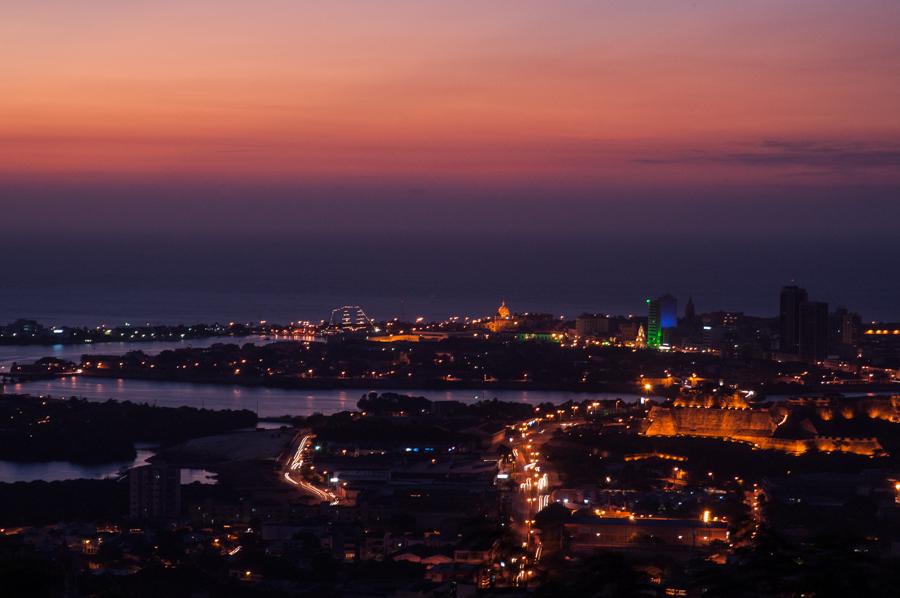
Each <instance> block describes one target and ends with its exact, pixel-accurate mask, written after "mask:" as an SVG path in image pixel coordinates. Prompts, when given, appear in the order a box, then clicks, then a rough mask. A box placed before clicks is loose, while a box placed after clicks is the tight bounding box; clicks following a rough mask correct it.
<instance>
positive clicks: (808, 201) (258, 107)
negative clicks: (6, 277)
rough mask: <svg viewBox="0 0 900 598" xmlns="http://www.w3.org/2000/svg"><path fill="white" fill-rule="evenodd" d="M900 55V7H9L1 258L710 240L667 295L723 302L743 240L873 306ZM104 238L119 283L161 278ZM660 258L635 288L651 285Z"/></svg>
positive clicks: (760, 1)
mask: <svg viewBox="0 0 900 598" xmlns="http://www.w3.org/2000/svg"><path fill="white" fill-rule="evenodd" d="M898 32H900V2H897V1H896V0H854V1H852V2H849V1H846V0H796V1H790V2H788V1H784V0H779V1H774V0H771V1H770V0H752V1H749V0H740V1H729V0H715V1H713V0H709V1H706V0H697V1H694V2H682V1H678V0H666V1H661V0H660V1H653V2H651V1H642V0H628V1H625V0H622V1H602V0H592V1H580V0H555V1H546V0H544V1H531V0H508V1H504V0H496V1H490V0H479V1H465V0H457V1H453V2H448V1H441V2H438V1H430V0H416V1H405V0H404V1H391V0H382V1H354V2H347V1H341V0H331V1H328V2H303V1H299V0H256V1H252V2H251V1H249V0H245V1H234V0H177V1H174V0H153V1H150V0H131V1H128V2H121V1H118V0H81V1H79V2H72V1H68V0H57V1H53V0H47V1H43V2H6V3H4V5H3V8H2V9H0V81H2V93H0V209H2V213H3V215H4V217H5V218H4V220H5V221H6V222H7V223H12V225H10V226H8V227H7V229H6V241H3V239H0V251H3V252H4V254H5V255H8V254H9V253H10V252H11V251H16V250H17V248H18V247H20V246H15V245H9V244H10V243H14V242H13V241H11V240H10V239H11V238H13V237H15V238H19V237H20V236H22V235H25V236H26V237H27V236H28V235H33V233H34V232H35V231H41V232H49V233H52V234H51V235H49V236H48V237H47V239H48V241H47V242H48V243H50V245H49V246H48V248H47V249H46V251H47V254H46V255H44V254H41V255H38V254H37V253H28V254H27V255H26V259H25V260H24V261H23V262H22V263H21V264H18V267H20V268H21V269H22V271H23V272H24V271H26V270H27V271H28V272H33V271H38V270H40V268H43V267H47V268H50V270H48V271H54V270H52V268H53V267H55V266H52V264H54V263H55V262H54V261H53V258H51V257H48V256H55V255H58V252H59V251H67V250H68V247H69V245H65V244H64V243H63V242H62V241H61V240H60V239H61V238H62V237H60V236H58V235H59V233H60V232H61V231H62V232H65V233H67V235H68V236H72V235H75V236H78V235H82V236H84V235H90V238H92V239H94V240H95V241H96V242H100V241H102V240H103V239H107V240H108V239H109V238H111V237H112V236H115V235H117V234H118V235H120V236H121V235H125V236H127V237H128V238H129V239H132V238H135V237H137V236H141V235H143V236H145V237H147V236H149V237H152V238H156V239H158V238H159V237H160V236H161V235H162V236H164V237H165V238H167V239H169V240H170V241H171V246H172V247H178V243H182V242H184V239H186V238H187V234H186V233H190V238H191V239H194V240H196V239H197V238H199V237H203V236H204V235H206V236H207V237H208V236H210V235H212V236H215V235H217V234H220V233H222V232H223V231H231V232H235V231H237V232H239V233H240V234H241V235H244V236H242V237H241V238H242V239H247V238H249V237H247V235H249V236H250V237H252V238H253V239H257V240H258V239H259V238H260V237H261V236H265V235H271V234H277V235H282V237H279V238H284V235H287V236H289V237H290V236H292V235H296V234H304V235H318V236H321V237H325V238H327V237H328V236H329V235H334V234H335V233H341V234H349V231H355V232H353V234H364V235H368V237H367V238H371V239H372V243H373V244H374V243H375V239H376V238H381V239H384V238H385V234H388V233H389V234H390V235H391V236H392V238H393V240H394V241H397V239H406V238H428V239H431V241H434V239H435V238H437V237H440V239H441V242H440V243H438V244H437V245H435V247H434V251H436V252H438V253H439V254H440V255H446V254H448V253H452V252H459V251H462V248H463V247H464V246H463V245H462V244H460V243H459V242H458V240H457V239H456V238H455V236H458V235H470V236H472V235H474V236H479V235H481V236H482V237H484V236H485V235H489V236H490V238H492V239H494V240H495V241H494V242H495V243H496V246H497V247H501V249H499V250H497V251H496V252H495V251H494V250H492V249H490V248H487V247H485V248H484V249H483V251H485V252H487V253H489V254H492V253H493V254H494V255H499V253H502V252H503V251H506V252H508V253H510V255H511V256H512V257H511V258H510V259H518V258H520V257H523V256H525V255H526V254H525V253H522V252H523V251H524V246H523V245H521V244H520V243H521V235H523V234H526V233H527V234H532V233H539V234H540V235H541V236H544V237H553V238H554V239H568V238H569V237H579V238H580V239H581V240H580V241H579V243H581V242H582V241H584V240H585V239H595V240H596V239H601V238H603V239H607V238H613V237H615V238H617V239H622V238H627V239H630V240H631V241H634V242H638V241H642V240H644V239H647V238H655V239H657V241H656V242H657V243H659V244H660V245H659V248H660V250H661V251H662V250H665V251H668V248H670V247H673V246H675V245H673V243H677V242H680V240H682V239H691V240H693V241H694V242H699V240H700V239H702V240H703V242H704V243H707V245H709V244H710V243H712V241H711V240H712V239H713V238H717V239H718V241H717V243H720V244H719V245H717V250H716V251H714V252H708V251H706V250H703V251H701V250H698V251H700V253H698V255H700V256H707V258H704V259H712V257H708V256H713V257H715V256H716V255H719V256H725V255H726V254H727V255H728V256H731V257H727V258H726V257H721V263H719V264H714V263H710V264H707V265H708V267H710V268H713V267H720V266H721V268H722V272H723V273H722V274H721V275H720V278H718V279H717V280H718V282H716V283H712V282H710V281H709V279H708V277H707V278H703V277H704V276H705V274H706V273H705V272H704V271H703V269H702V268H692V275H694V276H696V278H697V281H690V280H686V279H685V276H688V274H686V273H680V274H679V275H678V276H680V278H679V277H678V276H675V274H673V275H672V276H673V280H679V281H682V283H683V284H682V288H684V289H687V291H690V289H695V288H699V287H701V286H702V285H701V282H702V284H705V285H707V287H709V288H708V289H707V290H708V292H709V293H719V295H716V297H720V298H722V300H723V301H724V300H726V299H727V297H726V294H722V293H723V292H722V291H720V290H719V289H720V287H721V285H722V284H723V281H724V280H725V278H723V277H725V276H726V275H725V273H724V272H726V271H728V269H729V268H732V269H734V267H735V266H740V264H741V262H740V260H741V259H745V258H746V256H747V252H746V249H745V248H744V247H743V246H742V245H740V243H752V244H755V245H757V246H758V245H759V244H760V243H769V242H772V243H774V242H775V241H774V239H781V241H782V242H783V245H782V246H781V247H782V248H781V249H779V250H777V251H776V250H775V249H772V248H769V250H770V251H771V252H772V254H773V257H772V259H771V261H770V262H769V263H770V264H772V268H773V271H772V272H770V273H769V274H768V276H769V278H768V279H767V280H766V284H767V285H777V284H780V283H781V282H783V281H784V280H785V279H786V278H793V277H794V276H796V277H798V278H800V279H801V280H802V278H803V276H805V275H808V272H806V271H807V270H815V273H816V276H817V277H818V278H817V279H816V280H821V281H825V282H823V283H822V284H825V283H828V284H833V285H835V286H836V287H837V286H839V285H841V284H843V285H844V286H843V287H842V288H852V289H854V292H855V293H857V295H856V296H859V297H872V296H880V295H878V292H880V291H878V289H879V288H881V287H879V286H878V285H880V284H881V281H882V280H883V274H882V272H883V271H884V268H885V263H884V261H883V260H885V259H887V258H886V257H885V256H886V255H887V254H890V253H891V251H892V250H898V251H900V247H898V245H897V241H895V240H894V239H896V234H895V229H896V222H897V221H898V219H900V34H898ZM379 235H380V236H379ZM429 235H430V236H429ZM662 237H665V241H661V240H659V239H661V238H662ZM204 238H206V237H204ZM800 238H802V239H804V241H803V242H804V243H807V241H809V240H815V243H817V244H815V245H812V244H809V243H807V244H806V245H803V246H802V247H800V246H797V245H791V243H798V242H799V241H798V239H800ZM859 240H864V241H866V242H875V241H876V240H877V241H878V242H880V243H883V244H884V243H886V244H887V247H886V248H885V247H884V246H882V247H880V248H879V249H878V250H877V251H875V250H872V249H871V248H869V249H866V248H865V247H863V245H861V244H860V243H859V242H858V241H859ZM431 241H430V242H431ZM482 241H483V238H482ZM16 242H17V241H16ZM107 242H108V243H110V244H111V245H110V247H111V248H112V249H113V252H114V253H116V255H117V256H119V257H121V258H122V259H123V263H133V262H134V260H133V259H131V258H133V257H135V256H144V255H145V254H142V253H140V252H138V251H137V250H134V252H132V253H128V252H126V251H125V250H124V249H122V247H124V246H123V245H121V244H118V245H117V244H116V243H118V241H107ZM192 242H193V241H192ZM218 242H220V243H221V244H223V245H221V246H224V244H226V243H230V242H231V241H225V240H221V239H219V241H218ZM329 242H333V243H335V244H337V243H338V242H339V241H335V240H334V239H332V241H329ZM434 242H435V243H437V241H434ZM529 242H530V243H531V242H533V241H529ZM548 242H549V241H548ZM598 242H599V241H598ZM809 242H810V243H811V241H809ZM4 243H6V244H7V245H8V246H6V245H4ZM54 243H55V244H54ZM609 243H612V241H609ZM248 244H249V245H253V243H250V242H249V241H248ZM724 244H730V245H729V248H728V250H727V251H726V250H725V249H723V247H724ZM254 247H258V246H254ZM316 247H318V248H321V247H323V245H322V244H321V243H320V244H319V245H317V246H316ZM529 247H532V246H531V245H529ZM567 247H568V249H566V248H567ZM588 247H590V246H588ZM621 247H623V246H622V245H621V244H619V245H608V247H607V248H606V249H602V250H601V249H600V248H599V247H598V246H595V247H594V249H588V250H587V251H588V253H585V250H584V248H583V246H582V245H578V246H577V247H576V246H575V245H572V246H571V247H570V246H564V245H560V244H556V245H553V247H552V249H553V251H556V253H555V254H554V255H555V256H557V257H558V259H556V258H554V260H555V261H554V264H558V263H561V262H566V263H569V264H572V267H573V268H574V269H575V271H576V272H583V271H584V268H597V267H605V266H602V265H600V264H598V263H594V262H592V263H591V264H581V263H580V262H578V259H581V257H579V256H582V257H583V256H586V255H588V254H589V253H590V252H591V251H594V252H596V255H603V256H608V255H609V256H611V255H618V254H614V253H612V251H613V249H615V250H617V251H619V250H621ZM773 247H774V246H773ZM811 247H820V248H821V249H822V252H823V253H822V254H820V255H819V258H822V255H825V254H828V253H831V254H833V253H835V252H838V251H840V252H842V255H843V256H844V259H845V261H846V264H845V265H846V268H845V269H844V270H843V273H844V274H843V275H844V276H851V275H852V276H855V277H856V278H854V279H853V280H852V281H851V283H850V284H844V283H846V282H847V280H846V279H842V278H840V277H837V278H836V277H835V276H836V275H837V273H836V272H835V271H834V270H833V269H831V267H830V266H831V263H830V262H828V260H827V259H825V258H822V260H821V261H819V262H816V261H815V259H818V258H813V261H810V260H809V259H800V258H799V257H797V256H798V255H800V253H798V251H795V250H797V249H798V248H799V249H802V250H803V251H806V250H807V249H809V248H811ZM96 250H97V251H98V252H99V253H100V254H101V255H105V254H104V253H103V252H104V251H106V249H96ZM270 250H271V252H270V253H267V254H266V255H284V252H283V251H282V252H281V253H279V251H280V250H275V249H271V248H270ZM173 251H175V252H176V253H177V254H178V255H194V254H193V253H192V252H191V251H189V250H187V249H184V250H181V249H178V250H176V249H173ZM267 251H269V250H267ZM297 251H298V252H300V253H302V255H303V256H305V257H306V258H309V256H310V255H311V254H310V252H309V251H307V250H306V249H304V250H303V251H302V252H301V251H300V250H297ZM397 251H398V252H400V251H401V249H400V248H399V247H398V248H397ZM728 251H731V253H728ZM288 254H290V255H294V254H291V253H290V252H288ZM364 254H365V255H368V256H372V255H377V254H378V252H377V250H374V251H364ZM549 254H550V252H549V251H543V250H541V251H538V249H533V253H529V254H527V255H528V256H531V257H533V258H534V259H531V258H529V260H524V257H523V260H524V261H523V262H522V264H520V266H521V269H520V270H515V271H511V273H510V274H509V276H510V281H509V284H510V285H512V284H513V282H512V281H514V280H520V279H521V278H522V277H523V276H525V277H535V278H536V279H541V277H543V276H550V274H548V273H549V272H551V271H554V270H553V268H554V267H556V266H554V265H550V264H549V263H548V264H544V266H541V267H543V268H544V269H543V270H540V268H539V269H538V270H534V269H533V263H534V262H535V260H538V261H540V260H543V259H545V258H546V256H547V255H549ZM398 255H399V254H398ZM596 255H595V257H596ZM633 255H634V254H633V253H631V254H626V255H624V257H621V259H632V258H633ZM672 255H673V256H674V255H675V254H672ZM804 255H805V254H804ZM734 256H737V258H735V257H734ZM741 256H744V257H741ZM790 256H794V259H793V261H791V260H790V259H788V258H789V257H790ZM873 256H879V257H877V259H876V258H873ZM126 257H127V258H128V260H126ZM851 258H852V259H851ZM100 259H101V261H102V258H100ZM135 259H137V258H136V257H135ZM198 259H199V258H198ZM213 259H214V258H212V257H210V258H209V260H207V261H202V260H201V261H198V262H196V263H192V265H191V269H192V271H194V270H203V269H208V265H209V263H210V262H211V260H213ZM259 259H260V260H262V259H263V258H259ZM267 259H268V258H267ZM316 259H319V256H316ZM598 259H599V258H598ZM635 259H636V258H635ZM647 259H648V260H649V262H646V261H641V260H636V261H633V263H631V264H630V265H629V266H628V267H629V268H633V269H640V268H644V267H646V266H647V265H648V264H650V265H652V266H654V267H659V266H660V263H659V261H658V259H657V258H655V257H652V256H651V257H648V258H647ZM672 259H673V260H674V259H675V258H674V257H673V258H672ZM747 259H749V258H747ZM879 259H880V260H882V261H881V262H879V261H878V260H879ZM129 260H130V261H129ZM182 261H183V260H180V259H174V260H173V259H168V261H164V262H163V263H165V264H169V266H167V267H168V268H170V269H171V268H176V267H177V266H178V265H179V263H180V262H182ZM188 261H189V260H188ZM676 262H677V260H676V261H675V262H673V264H674V263H676ZM184 263H185V264H187V263H188V262H184ZM471 263H472V259H471V256H467V257H460V259H459V262H458V263H453V264H448V265H447V271H455V270H464V269H465V267H466V265H467V264H471ZM620 263H621V262H620ZM22 264H25V265H22ZM347 264H350V262H347ZM347 264H345V266H346V267H347V268H348V269H349V271H352V269H353V267H355V266H352V265H347ZM726 264H728V268H725V265H726ZM11 267H16V265H15V264H14V265H13V266H11ZM60 267H61V266H60ZM123 267H124V266H123ZM185 267H186V268H187V266H185ZM323 267H324V266H323ZM423 267H424V268H426V269H427V268H428V265H427V264H426V265H424V266H423ZM778 268H781V269H780V270H779V269H778ZM866 268H868V270H866ZM36 269H37V270H36ZM247 269H248V271H250V270H253V271H259V270H258V267H257V266H256V265H254V264H253V263H251V264H250V265H248V266H247ZM254 269H255V270H254ZM394 271H396V270H395V269H394V268H393V266H391V265H390V264H389V263H388V262H385V265H384V273H383V274H382V280H383V279H384V277H385V276H386V275H387V273H389V272H394ZM741 271H742V270H741V268H740V267H738V268H737V269H736V270H734V272H733V273H732V274H733V276H735V277H737V276H738V273H739V272H741ZM54 272H55V271H54ZM68 272H69V270H67V271H66V272H57V274H58V275H59V276H60V277H64V276H66V275H67V273H68ZM555 272H556V274H559V272H558V271H555ZM405 274H406V273H405V272H404V275H405ZM116 276H117V275H115V274H112V273H110V274H109V275H108V276H106V278H104V280H107V281H109V280H118V279H117V278H116ZM160 276H161V277H163V278H164V276H163V275H162V274H160ZM310 276H312V275H310ZM559 276H562V275H559ZM567 276H569V275H567ZM12 278H15V276H13V277H12ZM313 278H315V277H313ZM351 278H352V277H350V275H349V274H348V275H347V277H345V278H344V279H342V280H350V279H351ZM570 278H571V277H570ZM698 281H701V282H698ZM645 282H646V281H640V280H635V281H634V289H633V295H634V296H635V297H639V296H640V295H639V292H643V291H639V290H636V289H638V287H639V286H640V285H643V284H644V283H645ZM342 284H343V283H342ZM398 284H399V283H398ZM713 284H715V285H718V286H716V287H715V289H713V290H709V289H710V288H712V286H711V285H713ZM666 285H668V286H665V288H663V289H661V290H666V289H673V290H678V289H677V288H675V287H676V286H677V285H676V284H675V283H666ZM867 285H868V286H867ZM426 286H427V285H426ZM658 286H660V287H662V286H664V285H663V284H662V283H660V284H659V285H658ZM707 287H704V288H707ZM354 288H355V287H354V286H353V285H352V284H350V283H347V289H344V290H342V291H341V293H343V292H344V291H346V292H347V293H348V294H349V293H351V292H352V291H353V290H354ZM488 291H489V292H490V293H492V294H493V293H494V291H493V290H492V289H491V290H485V292H486V293H487V292H488ZM496 292H497V293H499V292H501V291H499V290H497V291H496ZM585 292H587V291H585ZM699 292H700V293H701V296H702V292H703V291H702V290H701V291H699ZM758 292H759V293H760V296H762V293H768V292H769V291H768V290H760V291H758ZM873 293H874V294H875V295H873ZM338 294H340V293H338ZM492 296H493V295H492ZM766 296H767V295H766ZM491 301H493V299H491ZM766 301H768V300H766ZM879 301H881V303H880V304H878V305H877V306H876V307H875V308H877V309H886V306H887V305H888V303H890V304H892V305H893V304H895V303H896V302H895V301H894V300H893V299H891V298H885V297H882V298H881V299H879ZM760 304H761V303H758V304H757V305H760Z"/></svg>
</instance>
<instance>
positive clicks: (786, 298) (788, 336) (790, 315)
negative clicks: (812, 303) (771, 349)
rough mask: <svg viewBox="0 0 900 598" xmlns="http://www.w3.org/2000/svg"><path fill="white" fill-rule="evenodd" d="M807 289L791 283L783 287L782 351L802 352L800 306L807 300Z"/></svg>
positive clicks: (780, 331) (780, 319) (780, 327)
mask: <svg viewBox="0 0 900 598" xmlns="http://www.w3.org/2000/svg"><path fill="white" fill-rule="evenodd" d="M808 299H809V296H808V295H807V293H806V289H801V288H800V287H798V286H797V285H789V286H786V287H783V288H782V289H781V306H780V310H779V313H778V319H779V333H780V339H781V340H780V344H779V347H780V349H781V352H782V353H793V354H797V353H799V352H800V306H801V305H802V304H804V303H806V302H807V300H808Z"/></svg>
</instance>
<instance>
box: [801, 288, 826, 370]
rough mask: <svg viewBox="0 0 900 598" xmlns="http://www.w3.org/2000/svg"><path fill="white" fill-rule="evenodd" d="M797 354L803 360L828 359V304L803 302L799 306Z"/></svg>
mask: <svg viewBox="0 0 900 598" xmlns="http://www.w3.org/2000/svg"><path fill="white" fill-rule="evenodd" d="M799 353H800V356H801V357H803V358H804V359H811V360H820V359H825V358H826V357H828V304H827V303H824V302H821V301H805V302H803V303H801V304H800V342H799Z"/></svg>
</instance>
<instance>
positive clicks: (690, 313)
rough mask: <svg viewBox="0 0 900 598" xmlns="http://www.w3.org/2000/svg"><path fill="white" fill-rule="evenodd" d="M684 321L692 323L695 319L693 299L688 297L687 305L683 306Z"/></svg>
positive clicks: (695, 312) (695, 311) (695, 310)
mask: <svg viewBox="0 0 900 598" xmlns="http://www.w3.org/2000/svg"><path fill="white" fill-rule="evenodd" d="M684 319H685V320H687V321H688V322H693V321H694V320H696V319H697V309H696V308H695V307H694V298H693V297H688V300H687V303H686V304H685V305H684Z"/></svg>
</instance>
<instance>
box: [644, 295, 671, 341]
mask: <svg viewBox="0 0 900 598" xmlns="http://www.w3.org/2000/svg"><path fill="white" fill-rule="evenodd" d="M676 326H678V303H677V302H676V301H675V297H673V296H672V295H663V296H662V297H659V298H658V299H647V346H648V347H652V348H654V349H658V348H659V347H661V346H662V345H664V344H667V343H668V338H667V337H668V334H669V331H670V330H672V329H673V328H675V327H676Z"/></svg>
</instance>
